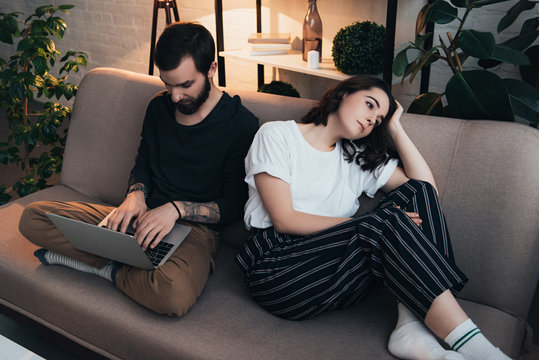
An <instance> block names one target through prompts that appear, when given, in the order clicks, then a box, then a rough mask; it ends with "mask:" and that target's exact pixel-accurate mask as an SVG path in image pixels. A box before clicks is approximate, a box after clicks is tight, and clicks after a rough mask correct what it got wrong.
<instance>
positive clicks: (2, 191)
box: [0, 185, 11, 205]
mask: <svg viewBox="0 0 539 360" xmlns="http://www.w3.org/2000/svg"><path fill="white" fill-rule="evenodd" d="M10 199H11V195H9V194H6V186H5V185H0V205H4V204H7V203H8V202H9V200H10Z"/></svg>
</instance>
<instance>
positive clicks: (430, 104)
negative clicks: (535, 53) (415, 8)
mask: <svg viewBox="0 0 539 360" xmlns="http://www.w3.org/2000/svg"><path fill="white" fill-rule="evenodd" d="M507 1H509V0H450V1H449V2H448V1H445V0H437V1H435V2H433V3H431V4H427V5H426V6H425V7H423V8H422V9H421V11H420V12H419V14H418V16H417V23H416V35H415V41H414V42H413V43H410V44H409V45H408V46H407V47H406V48H405V49H403V50H402V51H400V52H399V53H398V54H397V56H396V57H395V60H394V63H393V73H394V74H395V75H398V76H402V81H404V80H405V79H406V78H407V77H410V82H413V80H414V79H415V77H416V75H417V74H418V73H419V71H420V70H421V69H422V68H423V67H425V66H427V65H430V64H432V63H434V62H436V61H439V60H441V61H444V62H445V63H447V65H448V66H449V68H450V69H451V71H452V73H453V75H452V77H451V78H450V79H449V81H448V82H447V85H446V88H445V92H443V93H434V92H428V93H425V94H421V95H419V96H418V97H417V98H416V99H415V100H414V101H413V102H412V104H411V105H410V108H409V109H408V111H409V112H413V113H420V114H431V115H439V116H450V117H459V118H465V119H492V120H504V121H515V117H520V118H521V119H523V120H526V121H528V122H531V123H539V91H538V90H537V89H536V88H535V87H534V86H532V85H530V84H528V83H526V82H524V81H521V80H518V79H511V78H508V79H501V78H500V77H499V76H498V75H496V74H495V73H493V72H491V71H489V70H488V68H490V67H492V66H494V65H496V64H498V63H501V62H504V63H509V64H513V65H517V66H519V65H520V66H528V67H529V66H531V65H532V64H531V63H530V60H529V58H528V56H526V54H524V53H523V52H522V50H524V49H526V48H527V47H528V46H530V45H531V44H532V43H533V42H534V41H535V39H536V38H537V36H538V34H539V31H538V26H539V18H532V19H529V20H527V21H525V22H524V23H523V25H522V29H521V31H520V34H519V35H518V36H516V37H515V38H513V39H509V40H507V41H505V42H504V43H501V44H496V42H495V38H494V35H492V34H491V33H490V32H483V31H476V30H473V29H465V27H464V24H465V22H466V19H467V18H468V15H469V14H470V12H471V11H473V10H474V9H477V8H480V7H483V6H488V5H491V4H495V3H502V2H507ZM535 5H536V2H534V1H528V0H520V1H519V2H517V3H516V4H515V5H514V6H512V7H511V8H510V9H509V10H508V11H507V15H505V16H504V17H503V18H502V19H501V20H500V24H499V25H498V31H502V30H504V29H505V28H507V27H508V26H509V25H511V24H512V23H513V22H514V21H515V19H516V18H517V17H518V16H519V15H520V14H521V13H522V12H523V11H525V10H530V9H532V8H533V7H534V6H535ZM459 8H460V9H463V15H462V17H459V11H458V9H459ZM429 21H432V22H434V23H435V24H447V23H450V22H452V21H459V22H460V24H459V26H458V30H457V31H456V33H454V34H450V33H448V34H447V38H446V39H444V38H443V37H442V36H440V38H439V40H440V44H439V45H436V46H433V47H432V48H429V49H426V48H424V43H425V40H426V39H427V38H429V37H432V36H433V34H432V33H426V34H424V35H422V34H421V32H422V31H423V29H424V28H425V24H426V23H427V22H429ZM410 50H416V51H415V52H413V51H410ZM417 50H419V51H417ZM411 53H412V54H416V56H414V58H413V59H412V60H411V61H410V60H409V59H408V56H409V55H410V54H411ZM470 58H472V59H473V58H475V59H479V60H480V61H479V65H480V66H482V67H483V69H479V70H464V69H463V64H464V62H465V61H467V60H468V59H470ZM534 66H537V64H535V65H534ZM444 97H445V102H446V105H444V104H443V103H442V98H444Z"/></svg>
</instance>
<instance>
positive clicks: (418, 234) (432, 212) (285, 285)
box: [236, 180, 467, 320]
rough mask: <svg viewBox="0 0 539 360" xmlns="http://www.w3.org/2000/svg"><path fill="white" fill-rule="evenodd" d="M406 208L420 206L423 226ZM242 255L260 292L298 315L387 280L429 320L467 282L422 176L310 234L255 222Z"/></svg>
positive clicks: (269, 306) (261, 299)
mask: <svg viewBox="0 0 539 360" xmlns="http://www.w3.org/2000/svg"><path fill="white" fill-rule="evenodd" d="M397 206H399V207H400V209H399V208H397ZM404 211H409V212H417V213H418V214H419V216H420V218H421V219H422V221H423V222H422V224H421V226H419V227H418V226H417V225H416V224H415V223H414V222H413V221H412V219H410V217H409V216H408V215H407V214H406V213H405V212H404ZM236 262H237V264H238V265H239V266H240V268H241V269H242V271H243V272H244V274H245V281H246V283H247V286H248V288H249V291H250V293H251V296H252V297H253V299H254V300H255V301H256V302H257V303H258V304H260V305H261V306H262V307H263V308H264V309H266V310H268V311H269V312H271V313H273V314H275V315H277V316H279V317H282V318H286V319H291V320H300V319H306V318H311V317H314V316H316V315H318V314H320V313H322V312H325V311H329V310H333V309H340V308H345V307H347V306H350V305H352V304H355V303H357V302H359V301H361V300H363V299H364V298H365V297H366V296H367V295H369V293H370V292H371V291H372V290H374V289H375V288H376V287H377V286H380V285H382V286H386V287H388V288H389V290H390V291H391V292H392V293H393V294H395V296H396V297H397V299H399V300H400V301H401V302H402V303H404V305H406V306H407V307H408V308H409V309H410V310H412V311H413V312H414V313H415V314H416V315H417V316H419V317H420V318H421V319H424V318H425V316H426V314H427V311H428V310H429V308H430V306H431V304H432V302H433V301H434V299H435V298H436V297H437V296H438V295H440V294H441V293H442V292H444V291H445V290H447V289H450V290H451V291H452V292H453V293H454V294H456V293H457V292H458V291H460V290H461V289H462V287H463V286H464V284H465V283H466V281H467V278H466V276H465V275H464V274H463V273H462V272H461V271H460V270H459V269H458V268H457V266H456V265H455V261H454V259H453V252H452V249H451V243H450V240H449V234H448V231H447V226H446V223H445V219H444V215H443V213H442V210H441V208H440V204H439V201H438V197H437V195H436V191H435V189H434V187H432V185H430V184H429V183H426V182H422V181H418V180H410V181H408V182H407V183H405V184H403V185H401V186H399V187H398V188H397V189H395V190H393V191H392V192H391V193H389V194H387V195H386V196H385V197H384V198H383V199H382V201H381V203H380V205H378V206H377V207H376V208H375V209H373V210H372V211H370V212H368V213H366V214H363V215H361V216H360V217H358V218H355V219H352V220H350V221H347V222H345V223H342V224H339V225H337V226H334V227H331V228H329V229H326V230H323V231H320V232H317V233H314V234H310V235H308V236H304V237H298V236H292V235H287V234H281V233H278V232H276V231H275V229H274V228H273V227H270V228H267V229H254V230H252V232H251V236H250V237H249V239H248V240H247V242H246V243H245V244H244V246H243V248H242V250H241V252H240V253H239V254H238V255H237V256H236Z"/></svg>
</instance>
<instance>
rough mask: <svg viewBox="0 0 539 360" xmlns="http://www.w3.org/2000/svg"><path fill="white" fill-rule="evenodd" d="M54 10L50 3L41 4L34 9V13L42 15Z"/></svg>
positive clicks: (51, 12)
mask: <svg viewBox="0 0 539 360" xmlns="http://www.w3.org/2000/svg"><path fill="white" fill-rule="evenodd" d="M55 11H56V8H55V7H54V6H52V5H43V6H40V7H38V8H37V9H36V15H37V16H38V17H42V16H43V15H50V14H53V13H54V12H55Z"/></svg>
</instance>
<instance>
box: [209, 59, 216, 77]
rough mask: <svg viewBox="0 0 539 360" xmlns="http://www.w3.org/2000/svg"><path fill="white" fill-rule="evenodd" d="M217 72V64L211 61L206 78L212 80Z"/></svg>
mask: <svg viewBox="0 0 539 360" xmlns="http://www.w3.org/2000/svg"><path fill="white" fill-rule="evenodd" d="M216 72H217V62H216V61H213V62H212V63H211V65H210V70H208V77H209V78H212V77H213V76H214V75H215V73H216Z"/></svg>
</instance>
